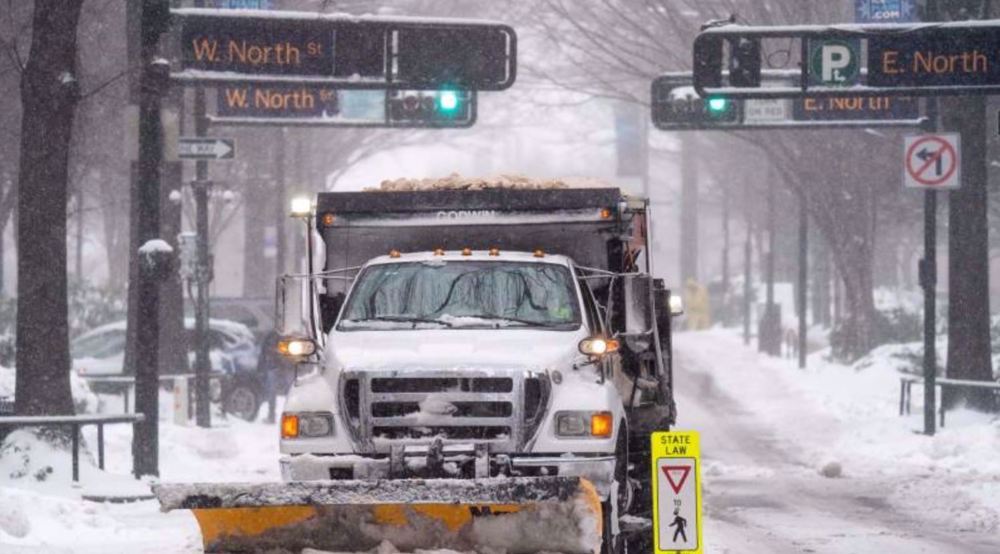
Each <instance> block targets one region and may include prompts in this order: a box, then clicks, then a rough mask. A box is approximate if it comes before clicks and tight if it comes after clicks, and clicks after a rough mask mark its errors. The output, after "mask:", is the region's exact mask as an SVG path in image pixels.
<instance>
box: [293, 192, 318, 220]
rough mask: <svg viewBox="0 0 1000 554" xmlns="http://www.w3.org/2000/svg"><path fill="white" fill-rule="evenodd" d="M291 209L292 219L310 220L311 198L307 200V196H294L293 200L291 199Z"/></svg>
mask: <svg viewBox="0 0 1000 554" xmlns="http://www.w3.org/2000/svg"><path fill="white" fill-rule="evenodd" d="M291 208H292V209H291V215H292V217H294V218H297V219H301V218H312V213H313V204H312V198H309V197H308V196H296V197H295V198H292V206H291Z"/></svg>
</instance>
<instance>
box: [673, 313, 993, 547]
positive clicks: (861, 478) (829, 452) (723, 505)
mask: <svg viewBox="0 0 1000 554" xmlns="http://www.w3.org/2000/svg"><path fill="white" fill-rule="evenodd" d="M675 347H676V349H677V366H676V379H677V383H678V388H679V391H678V411H679V414H680V419H679V422H678V427H679V428H681V429H695V430H698V431H700V432H701V434H702V441H703V443H704V445H703V453H704V456H705V458H706V459H705V463H704V467H705V474H706V475H705V478H704V479H705V510H706V522H705V542H706V546H707V551H708V552H718V553H728V552H748V551H749V552H821V553H822V552H829V553H840V552H851V553H855V554H864V553H868V552H871V553H876V552H907V553H910V552H934V553H948V552H955V553H973V552H983V553H987V552H1000V537H998V536H997V529H998V527H1000V456H998V454H1000V422H998V421H997V419H996V418H993V417H990V416H985V415H982V414H977V413H973V412H968V411H962V410H959V411H956V412H951V413H950V414H949V416H948V422H947V427H945V428H944V429H943V430H941V431H940V432H939V433H938V434H937V435H936V436H935V437H933V438H931V437H927V436H924V435H921V434H919V431H920V430H922V421H923V420H922V416H921V415H920V414H921V413H922V412H921V410H922V406H921V405H920V400H919V398H917V397H918V396H920V394H919V389H916V390H915V394H914V404H913V415H911V416H907V417H899V415H898V409H899V405H898V402H899V376H898V375H899V374H898V373H897V372H896V371H895V370H894V369H892V367H891V364H890V363H889V361H888V360H885V363H879V362H878V360H876V362H875V363H873V364H872V365H871V366H869V367H868V368H867V369H864V370H862V371H858V370H857V369H855V368H850V367H845V366H842V365H837V364H832V363H828V362H826V361H824V358H823V356H824V353H818V354H816V355H813V356H812V357H810V359H809V369H808V370H806V371H801V370H799V369H798V368H797V367H796V366H795V365H794V364H793V362H790V361H788V360H780V359H774V358H768V357H766V356H762V355H758V354H757V352H755V351H754V349H752V348H746V347H744V346H743V344H742V341H741V340H740V338H739V337H738V336H737V335H736V334H734V333H732V332H730V331H718V330H715V331H708V332H703V333H684V334H679V335H678V336H677V338H676V342H675ZM823 473H826V474H828V475H830V476H829V477H828V476H824V475H823Z"/></svg>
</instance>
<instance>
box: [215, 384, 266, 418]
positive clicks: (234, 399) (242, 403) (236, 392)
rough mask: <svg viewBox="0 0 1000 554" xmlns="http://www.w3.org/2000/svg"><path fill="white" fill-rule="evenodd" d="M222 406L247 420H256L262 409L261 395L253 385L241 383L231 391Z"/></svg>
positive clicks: (229, 412)
mask: <svg viewBox="0 0 1000 554" xmlns="http://www.w3.org/2000/svg"><path fill="white" fill-rule="evenodd" d="M222 406H223V409H224V410H225V411H226V413H228V414H233V415H234V416H236V417H238V418H240V419H243V420H246V421H254V420H255V419H257V411H258V409H260V397H259V395H258V394H257V392H256V391H255V390H253V389H252V388H251V387H249V386H248V385H246V384H242V383H240V384H236V385H235V386H233V388H232V389H231V390H230V391H229V394H227V395H226V398H225V400H224V401H223V404H222Z"/></svg>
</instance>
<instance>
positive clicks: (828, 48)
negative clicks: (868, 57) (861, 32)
mask: <svg viewBox="0 0 1000 554" xmlns="http://www.w3.org/2000/svg"><path fill="white" fill-rule="evenodd" d="M859 75H861V41H860V40H857V39H850V40H825V39H824V40H810V41H809V79H810V81H811V82H812V83H813V84H814V85H825V86H829V87H846V86H851V85H854V84H855V83H857V82H858V76H859Z"/></svg>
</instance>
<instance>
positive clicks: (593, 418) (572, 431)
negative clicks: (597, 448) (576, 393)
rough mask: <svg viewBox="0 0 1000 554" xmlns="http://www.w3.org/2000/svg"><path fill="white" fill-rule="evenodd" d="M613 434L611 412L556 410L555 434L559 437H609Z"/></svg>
mask: <svg viewBox="0 0 1000 554" xmlns="http://www.w3.org/2000/svg"><path fill="white" fill-rule="evenodd" d="M613 434H614V416H613V415H612V414H611V412H557V413H556V435H557V436H560V437H593V438H599V439H606V438H610V437H611V435H613Z"/></svg>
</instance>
